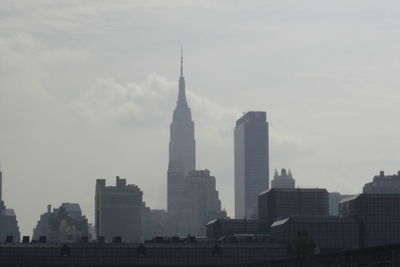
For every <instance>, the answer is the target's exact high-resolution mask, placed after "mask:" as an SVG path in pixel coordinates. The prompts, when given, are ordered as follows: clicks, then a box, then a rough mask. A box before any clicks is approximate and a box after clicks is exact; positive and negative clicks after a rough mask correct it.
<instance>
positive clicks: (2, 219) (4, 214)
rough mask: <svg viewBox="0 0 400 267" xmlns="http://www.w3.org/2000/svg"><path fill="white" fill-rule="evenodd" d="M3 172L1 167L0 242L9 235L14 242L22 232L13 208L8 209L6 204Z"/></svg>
mask: <svg viewBox="0 0 400 267" xmlns="http://www.w3.org/2000/svg"><path fill="white" fill-rule="evenodd" d="M2 182H3V173H2V172H1V169H0V243H1V242H5V241H6V239H7V237H12V241H13V242H19V241H20V233H19V227H18V222H17V217H16V215H15V211H14V210H13V209H7V208H6V206H5V205H4V201H3V198H2V197H3V195H2V190H3V186H2Z"/></svg>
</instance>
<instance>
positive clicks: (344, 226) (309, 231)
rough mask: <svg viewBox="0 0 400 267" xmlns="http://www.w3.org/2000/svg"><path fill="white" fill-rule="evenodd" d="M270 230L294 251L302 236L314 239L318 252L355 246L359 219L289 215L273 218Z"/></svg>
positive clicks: (274, 237)
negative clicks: (278, 218)
mask: <svg viewBox="0 0 400 267" xmlns="http://www.w3.org/2000/svg"><path fill="white" fill-rule="evenodd" d="M270 234H271V237H272V238H273V239H274V240H278V241H285V242H287V243H288V244H289V246H290V251H291V252H292V253H293V254H295V250H296V246H298V244H299V242H301V238H303V237H304V236H305V237H307V238H309V239H310V240H312V242H314V244H315V248H316V251H317V252H320V253H330V252H336V251H340V250H344V249H356V248H358V237H359V234H358V223H357V222H356V221H355V220H353V219H351V218H340V217H338V216H290V217H288V218H284V219H281V220H278V221H275V222H274V223H273V224H272V226H271V232H270Z"/></svg>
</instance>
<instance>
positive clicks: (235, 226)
mask: <svg viewBox="0 0 400 267" xmlns="http://www.w3.org/2000/svg"><path fill="white" fill-rule="evenodd" d="M206 228H207V231H206V233H207V237H209V238H212V239H219V238H221V237H224V236H225V237H229V236H234V235H263V234H267V233H268V232H269V230H268V229H269V225H268V223H267V221H265V220H259V219H230V218H220V219H215V220H212V221H210V222H208V223H207V225H206Z"/></svg>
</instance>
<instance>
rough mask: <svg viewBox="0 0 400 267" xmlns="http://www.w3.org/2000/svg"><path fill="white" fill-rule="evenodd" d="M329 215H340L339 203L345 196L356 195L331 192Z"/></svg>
mask: <svg viewBox="0 0 400 267" xmlns="http://www.w3.org/2000/svg"><path fill="white" fill-rule="evenodd" d="M328 195H329V215H333V216H338V215H339V203H340V201H342V200H343V199H345V198H349V197H353V196H354V195H341V194H340V193H338V192H329V193H328Z"/></svg>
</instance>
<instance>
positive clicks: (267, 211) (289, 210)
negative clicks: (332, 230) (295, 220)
mask: <svg viewBox="0 0 400 267" xmlns="http://www.w3.org/2000/svg"><path fill="white" fill-rule="evenodd" d="M258 208H259V211H258V214H259V218H260V219H262V220H266V221H267V222H268V223H269V225H271V224H272V223H273V222H274V221H275V220H277V219H282V218H287V217H290V216H294V215H328V212H329V209H328V208H329V202H328V192H327V191H326V189H318V188H296V189H289V188H287V189H281V188H273V189H270V190H268V191H266V192H263V193H261V194H260V195H259V196H258Z"/></svg>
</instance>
